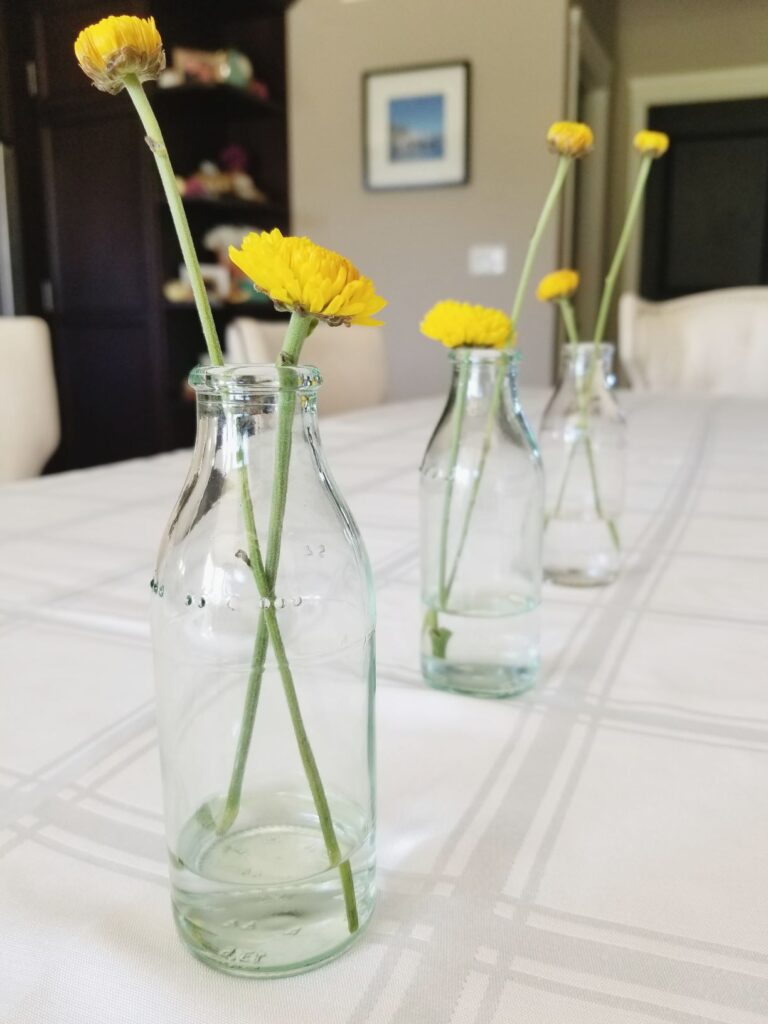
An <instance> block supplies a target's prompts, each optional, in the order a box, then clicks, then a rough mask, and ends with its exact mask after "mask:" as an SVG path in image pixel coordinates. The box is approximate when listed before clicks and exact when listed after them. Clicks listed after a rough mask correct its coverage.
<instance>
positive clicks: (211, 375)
mask: <svg viewBox="0 0 768 1024" xmlns="http://www.w3.org/2000/svg"><path fill="white" fill-rule="evenodd" d="M190 382H191V384H192V386H193V388H194V389H195V391H196V393H197V433H196V440H195V457H196V459H198V460H200V461H206V460H214V461H216V462H217V463H218V464H219V466H220V469H221V470H222V471H224V472H230V471H231V470H233V469H235V468H237V467H238V466H239V465H241V464H242V463H243V462H246V461H248V456H247V454H246V452H247V451H248V450H253V448H254V445H258V444H259V439H260V438H269V442H268V443H269V446H270V447H272V446H273V440H274V437H275V435H276V434H277V433H278V432H282V433H283V434H285V432H286V431H287V435H288V437H292V438H293V442H294V443H297V442H298V443H301V442H302V441H310V442H311V443H313V444H314V445H317V444H319V432H318V428H317V389H318V387H319V385H320V382H321V381H320V375H319V374H318V372H317V371H316V370H314V369H313V368H311V367H286V368H282V367H281V368H276V367H274V366H252V367H250V366H249V367H215V368H200V367H199V368H198V369H197V370H195V371H193V373H192V375H191V377H190Z"/></svg>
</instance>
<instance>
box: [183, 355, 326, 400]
mask: <svg viewBox="0 0 768 1024" xmlns="http://www.w3.org/2000/svg"><path fill="white" fill-rule="evenodd" d="M322 383H323V378H322V376H321V375H320V371H319V370H318V369H317V367H316V366H309V365H306V366H304V365H302V366H279V367H278V366H275V364H274V363H237V364H227V363H225V364H224V366H196V367H195V368H194V369H193V370H192V372H191V373H190V375H189V384H190V387H192V388H193V389H194V390H195V392H196V393H197V394H198V395H217V396H220V397H226V398H252V397H254V396H256V395H274V394H275V393H277V392H294V393H296V394H299V395H312V394H314V393H315V392H316V391H317V389H318V388H319V387H320V386H321V385H322Z"/></svg>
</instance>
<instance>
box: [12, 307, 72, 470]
mask: <svg viewBox="0 0 768 1024" xmlns="http://www.w3.org/2000/svg"><path fill="white" fill-rule="evenodd" d="M0 359H2V363H3V377H4V387H3V399H2V401H1V402H0V482H7V481H9V480H23V479H24V478H25V477H29V476H36V475H37V474H38V473H40V471H41V470H42V469H43V467H44V466H45V464H46V462H47V461H48V459H49V458H50V457H51V455H53V453H54V452H55V451H56V448H57V447H58V445H59V441H60V439H61V428H60V424H59V400H58V396H57V393H56V378H55V376H54V372H53V357H52V354H51V336H50V333H49V331H48V325H47V324H46V322H45V320H40V319H38V318H37V317H34V316H3V317H0Z"/></svg>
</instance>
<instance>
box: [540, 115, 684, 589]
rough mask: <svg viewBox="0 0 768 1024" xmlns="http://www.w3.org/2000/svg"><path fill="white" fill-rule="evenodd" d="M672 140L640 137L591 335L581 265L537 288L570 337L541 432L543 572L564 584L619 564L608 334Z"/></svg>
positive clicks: (620, 471)
mask: <svg viewBox="0 0 768 1024" xmlns="http://www.w3.org/2000/svg"><path fill="white" fill-rule="evenodd" d="M668 145H669V139H668V138H667V136H666V135H664V134H662V133H660V132H650V131H643V132H639V133H638V135H637V136H636V137H635V148H636V149H637V150H638V151H639V153H640V156H641V160H640V166H639V168H638V174H637V181H636V184H635V188H634V191H633V194H632V197H631V200H630V203H629V207H628V210H627V215H626V219H625V222H624V227H623V230H622V232H621V236H620V239H619V243H618V246H617V248H616V252H615V254H614V257H613V261H612V263H611V268H610V271H609V273H608V276H607V277H606V281H605V285H604V288H603V292H602V295H601V298H600V305H599V309H598V313H597V319H596V323H595V327H594V330H593V332H592V335H591V337H589V336H587V337H586V338H585V339H583V340H582V337H581V334H580V332H579V326H578V324H577V320H576V314H575V311H574V307H573V304H572V301H571V300H572V298H573V295H574V294H575V293H576V290H577V288H578V285H579V275H578V274H577V272H576V271H574V270H557V271H554V272H553V273H551V274H548V275H547V276H546V277H545V278H543V279H542V281H541V282H540V283H539V286H538V290H537V296H538V298H539V299H540V300H541V301H542V302H553V303H555V304H556V305H557V307H558V308H559V310H560V313H561V316H562V321H563V325H564V328H565V334H566V338H567V341H566V344H565V345H564V346H563V349H562V352H561V373H560V381H559V384H558V387H557V389H556V390H555V392H554V394H553V395H552V398H551V399H550V402H549V404H548V405H547V408H546V409H545V412H544V416H543V418H542V422H541V429H540V433H539V437H540V441H541V452H542V458H543V459H544V468H545V472H546V480H547V507H546V527H545V531H544V572H545V575H546V576H547V577H548V578H549V579H551V580H552V581H553V582H555V583H559V584H562V585H566V586H601V585H605V584H608V583H611V582H612V581H613V580H615V579H616V577H617V576H618V574H619V570H620V566H621V530H620V517H621V513H622V508H623V500H624V461H625V459H624V448H625V435H626V424H625V419H624V415H623V413H622V411H621V408H620V407H619V404H618V402H617V400H616V395H615V392H614V390H613V383H614V381H615V374H614V368H613V364H614V358H615V354H616V348H615V346H614V345H612V344H609V343H606V342H605V341H603V338H604V335H605V327H606V323H607V319H608V313H609V311H610V307H611V300H612V298H613V292H614V288H615V284H616V280H617V277H618V273H619V270H620V267H621V264H622V260H623V258H624V255H625V253H626V248H627V244H628V242H629V238H630V236H631V233H632V229H633V227H634V225H635V222H636V220H637V215H638V212H639V209H640V205H641V202H642V196H643V191H644V189H645V184H646V181H647V179H648V174H649V172H650V168H651V165H652V163H653V161H654V160H655V159H657V158H658V157H660V156H662V155H663V153H665V152H666V150H667V147H668Z"/></svg>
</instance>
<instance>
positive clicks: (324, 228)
mask: <svg viewBox="0 0 768 1024" xmlns="http://www.w3.org/2000/svg"><path fill="white" fill-rule="evenodd" d="M566 29H567V4H566V2H565V0H536V3H530V2H529V0H476V2H473V3H468V2H467V0H418V2H414V0H354V2H350V3H343V2H340V0H302V2H301V3H298V4H296V5H295V6H294V7H293V8H291V10H290V11H289V15H288V97H289V116H288V125H289V149H290V167H291V203H292V216H293V229H294V231H296V232H297V233H306V234H308V235H310V237H312V238H313V239H315V240H316V241H318V242H321V243H322V244H323V245H327V246H330V247H331V248H337V249H339V250H340V251H341V252H343V253H345V254H346V255H348V256H349V257H350V258H352V259H353V260H355V261H356V262H357V264H358V265H359V267H360V268H361V269H362V270H363V272H364V273H366V274H368V275H370V276H371V277H373V278H374V279H375V281H376V283H377V285H378V288H379V291H380V292H381V294H382V295H384V296H385V297H389V299H390V306H389V307H388V309H387V310H385V316H386V322H387V327H386V332H387V345H388V349H389V354H390V373H391V388H390V397H392V398H407V397H410V396H413V395H421V394H429V393H434V392H439V391H441V390H443V388H444V385H445V380H446V375H447V365H446V359H445V354H444V352H443V351H442V350H441V349H440V346H438V345H437V344H435V343H433V342H429V341H427V340H426V339H424V338H422V337H421V336H420V335H419V320H420V318H421V316H422V315H423V314H424V312H425V311H426V309H427V308H428V307H429V306H430V305H431V304H432V303H433V302H435V301H436V300H437V299H440V298H456V299H464V300H468V301H472V302H480V303H487V304H489V305H495V306H499V307H501V308H505V309H506V308H509V306H510V305H511V301H512V287H513V282H514V281H515V280H516V276H517V274H518V273H519V270H520V266H521V263H522V260H523V255H524V250H525V246H526V243H527V241H528V237H529V235H530V232H531V230H532V228H533V220H534V219H535V217H536V211H537V210H538V209H539V207H540V206H541V203H542V201H543V198H544V195H545V194H546V191H547V189H548V188H549V184H550V181H551V177H552V174H553V171H554V159H553V157H552V156H551V155H550V154H549V153H548V152H547V149H546V145H545V143H544V137H545V134H546V130H547V127H548V125H549V123H550V122H551V121H553V120H556V119H558V118H559V117H561V116H562V113H563V98H564V89H565V71H566V69H565V54H566ZM452 60H468V61H470V63H471V65H472V71H471V74H472V80H471V113H470V136H471V163H470V181H469V184H468V185H467V186H465V187H459V188H450V187H449V188H430V189H414V190H410V191H399V192H394V191H393V192H383V191H380V192H368V191H366V189H365V188H364V185H363V165H362V141H361V130H362V129H361V125H362V117H363V115H362V75H363V72H365V71H370V70H373V69H380V68H398V67H406V66H408V65H411V64H413V65H416V64H429V63H433V62H434V63H437V62H441V61H452ZM557 229H558V225H557V222H555V223H554V224H553V226H552V227H551V228H550V231H549V233H548V235H547V238H546V240H545V242H544V244H543V245H542V248H541V253H540V257H539V261H538V265H537V267H536V270H535V272H534V281H535V279H536V277H537V276H538V275H539V274H541V273H544V272H546V271H548V270H550V269H552V267H553V266H554V263H555V261H556V258H557V251H558V230H557ZM475 243H503V244H504V245H505V246H506V247H507V250H508V253H507V273H506V274H505V275H504V276H493V277H472V276H470V275H469V274H468V271H467V250H468V247H469V246H470V245H472V244H475ZM520 346H521V350H522V352H523V355H524V363H523V367H522V371H521V376H522V379H523V380H524V382H526V383H529V384H532V383H536V384H545V383H548V382H549V381H550V380H551V375H552V359H553V321H552V316H551V311H550V309H549V308H548V307H547V308H545V307H542V306H539V305H538V304H537V303H536V301H535V299H533V298H532V297H531V296H528V298H527V300H526V303H525V307H524V310H523V314H522V322H521V325H520Z"/></svg>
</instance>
